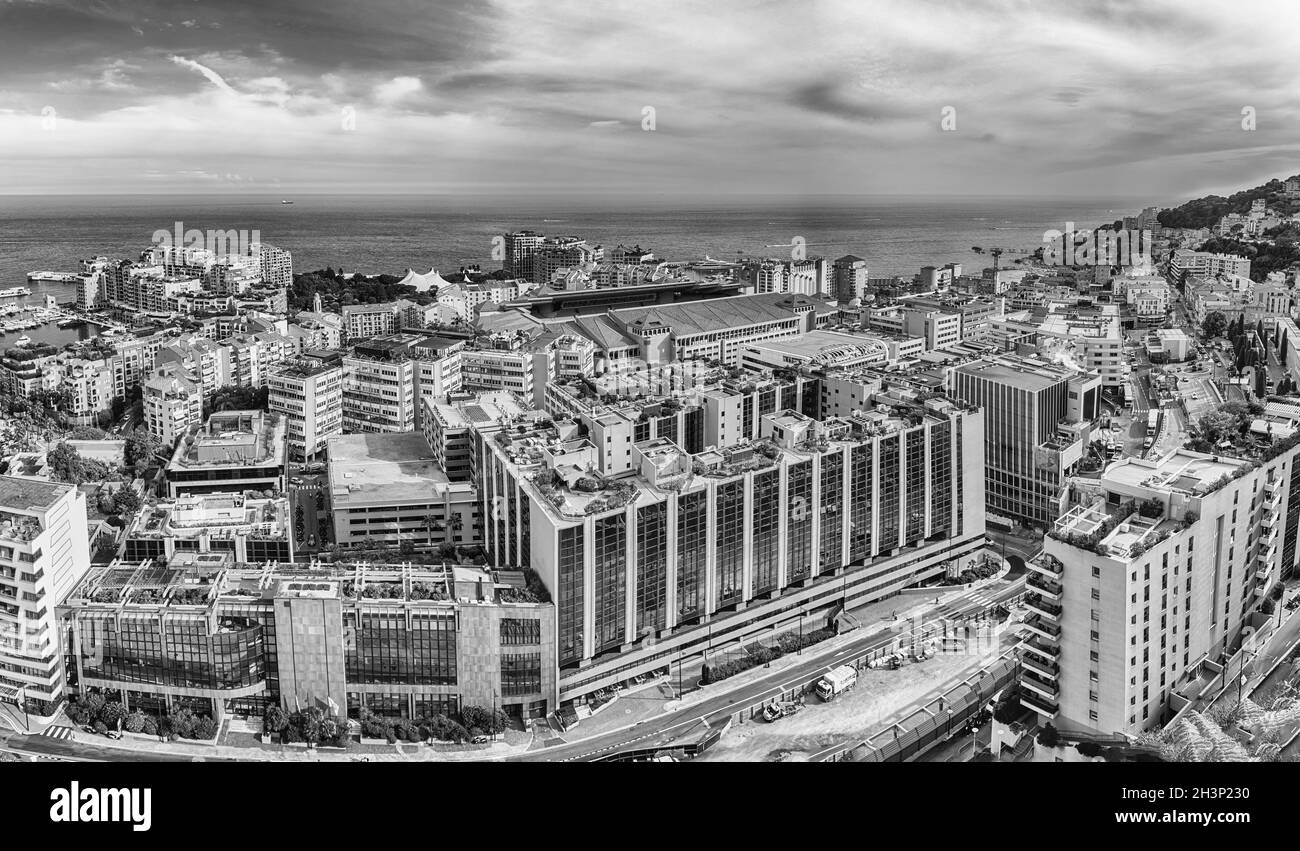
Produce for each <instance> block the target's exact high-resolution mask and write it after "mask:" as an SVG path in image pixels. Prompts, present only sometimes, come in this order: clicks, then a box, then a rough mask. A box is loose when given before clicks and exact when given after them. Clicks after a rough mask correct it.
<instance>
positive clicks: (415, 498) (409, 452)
mask: <svg viewBox="0 0 1300 851" xmlns="http://www.w3.org/2000/svg"><path fill="white" fill-rule="evenodd" d="M329 458H330V461H329V481H330V493H331V494H332V500H333V503H334V507H335V508H352V507H356V506H363V505H380V506H383V505H396V504H399V503H412V502H419V503H427V502H432V501H434V500H440V499H442V498H443V495H444V494H445V492H446V491H447V490H448V489H449V488H450V489H453V490H456V491H463V490H471V489H472V488H473V485H472V484H471V483H468V482H454V483H453V482H451V481H450V480H449V479H448V478H447V474H446V473H445V472H443V470H442V468H441V467H439V466H438V464H437V462H436V461H435V460H434V457H433V451H432V450H431V449H430V448H429V444H428V443H427V442H426V441H425V439H424V435H422V434H419V433H418V432H399V433H397V434H345V435H342V436H339V437H333V438H330V441H329Z"/></svg>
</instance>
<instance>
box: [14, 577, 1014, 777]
mask: <svg viewBox="0 0 1300 851" xmlns="http://www.w3.org/2000/svg"><path fill="white" fill-rule="evenodd" d="M1024 585H1025V580H1024V577H1023V576H1020V577H1017V578H1015V579H1010V580H1002V581H1000V582H998V583H996V584H995V585H993V586H984V587H977V588H974V589H972V590H970V591H967V592H966V593H964V594H961V595H960V596H958V597H956V598H954V599H952V600H949V601H948V602H946V603H944V604H942V605H939V606H936V607H933V608H931V609H929V610H927V611H926V612H925V613H924V615H923V616H922V617H920V618H917V619H913V620H911V621H908V622H906V625H905V626H903V627H901V628H888V627H886V628H881V629H876V630H873V631H871V632H865V631H864V632H863V633H862V635H858V636H855V635H854V634H853V633H848V634H847V635H846V638H847V640H846V641H845V642H844V643H843V644H838V645H836V646H835V647H833V648H830V649H829V650H828V651H826V652H823V653H821V654H817V653H815V649H813V648H810V649H809V650H807V651H805V656H806V658H804V659H802V660H800V661H799V662H798V663H796V664H795V665H794V666H792V667H789V668H784V669H782V670H779V671H776V672H774V673H772V674H770V675H768V676H765V677H760V678H758V679H756V680H752V681H749V682H746V683H742V684H740V685H738V686H737V687H736V688H734V689H731V690H729V691H726V692H719V693H717V694H715V695H711V696H710V697H708V698H705V699H704V700H702V701H698V702H696V703H693V704H691V705H689V706H686V707H683V708H681V709H677V710H674V711H670V712H667V713H664V714H663V715H660V716H658V717H655V718H649V719H646V720H643V721H640V722H638V723H636V724H635V725H632V726H631V727H629V728H626V729H621V730H613V731H611V732H608V733H603V734H597V735H595V736H592V737H590V738H586V739H583V740H580V741H575V742H569V743H565V744H562V745H556V746H553V747H549V748H544V749H539V750H534V751H529V752H527V753H523V754H519V755H516V756H511V757H507V758H506V760H507V761H512V762H513V761H523V762H571V761H591V760H595V759H597V758H600V757H602V756H608V755H610V754H611V753H615V752H617V751H619V750H623V749H627V748H632V747H637V746H640V747H656V748H657V747H670V746H672V744H673V742H674V741H675V740H676V739H677V738H679V737H683V738H684V737H691V738H694V737H697V736H698V734H699V732H700V730H701V724H702V723H704V724H707V725H709V726H710V727H714V728H716V726H718V725H721V724H723V723H725V722H726V720H727V719H728V718H730V717H731V715H732V714H733V713H735V712H736V711H737V710H738V708H739V707H743V706H749V705H752V704H754V703H758V702H762V701H765V700H770V699H773V698H776V697H779V696H780V695H781V694H782V693H783V692H784V691H785V690H787V689H788V688H790V687H792V686H794V685H803V684H806V683H808V682H811V681H812V680H813V679H815V678H816V677H817V676H818V675H819V674H822V673H825V672H827V671H830V670H831V669H833V668H835V667H836V666H838V665H840V664H843V663H844V662H846V661H851V660H853V659H855V658H857V657H859V656H862V655H863V654H865V653H869V652H871V651H872V650H875V649H879V648H884V647H888V646H891V645H892V644H893V642H894V641H895V640H896V639H897V638H898V637H899V635H900V634H908V633H910V632H911V631H913V630H915V629H919V628H921V627H923V626H925V625H928V624H934V623H937V622H940V621H943V620H958V619H961V618H964V617H967V616H969V615H973V614H976V613H980V612H986V611H990V610H992V609H994V608H996V607H997V606H999V605H1001V604H1002V603H1003V602H1005V601H1007V600H1009V599H1011V598H1013V597H1017V596H1019V595H1020V594H1023V593H1024ZM0 750H4V751H9V752H12V753H17V754H19V755H21V756H29V755H40V756H42V757H45V758H52V759H65V760H74V761H83V762H196V761H203V762H240V761H244V760H240V759H231V758H225V757H216V756H211V757H193V756H189V755H177V754H162V753H150V752H141V751H133V750H132V751H128V750H124V749H118V748H110V747H103V746H99V745H95V744H89V743H86V742H84V741H78V740H65V739H57V738H53V737H49V736H41V735H25V734H18V733H13V732H10V731H7V730H4V729H0ZM252 756H253V754H251V753H250V757H252Z"/></svg>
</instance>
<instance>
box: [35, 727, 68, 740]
mask: <svg viewBox="0 0 1300 851" xmlns="http://www.w3.org/2000/svg"><path fill="white" fill-rule="evenodd" d="M41 735H42V736H49V737H50V738H51V739H71V738H72V728H71V727H64V726H63V725H61V724H55V725H54V726H53V727H49V728H48V729H46V731H45V732H44V733H41Z"/></svg>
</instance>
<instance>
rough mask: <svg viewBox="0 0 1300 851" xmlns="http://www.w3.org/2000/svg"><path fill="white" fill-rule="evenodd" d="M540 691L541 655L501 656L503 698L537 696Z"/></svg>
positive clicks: (519, 654) (508, 654) (510, 654)
mask: <svg viewBox="0 0 1300 851" xmlns="http://www.w3.org/2000/svg"><path fill="white" fill-rule="evenodd" d="M541 690H542V654H541V653H503V654H502V655H501V694H502V696H504V697H518V696H520V695H528V694H537V693H539V692H540V691H541Z"/></svg>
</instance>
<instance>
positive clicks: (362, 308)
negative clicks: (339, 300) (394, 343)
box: [343, 299, 414, 343]
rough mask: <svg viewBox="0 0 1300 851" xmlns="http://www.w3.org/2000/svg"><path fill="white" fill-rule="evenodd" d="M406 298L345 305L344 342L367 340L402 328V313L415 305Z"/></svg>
mask: <svg viewBox="0 0 1300 851" xmlns="http://www.w3.org/2000/svg"><path fill="white" fill-rule="evenodd" d="M413 306H414V305H412V303H411V302H409V301H407V300H406V299H398V300H397V301H388V302H383V303H382V304H345V305H343V342H345V343H348V342H352V341H353V340H365V339H369V338H370V337H378V336H381V335H383V334H391V333H393V332H394V331H400V330H401V329H402V314H403V312H404V311H406V310H407V309H408V308H411V307H413Z"/></svg>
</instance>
